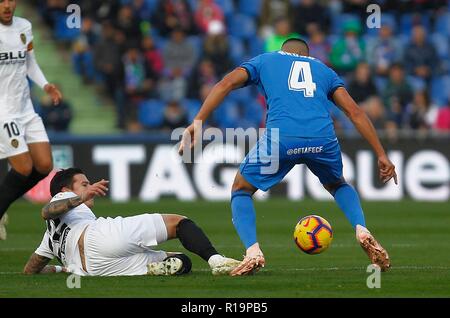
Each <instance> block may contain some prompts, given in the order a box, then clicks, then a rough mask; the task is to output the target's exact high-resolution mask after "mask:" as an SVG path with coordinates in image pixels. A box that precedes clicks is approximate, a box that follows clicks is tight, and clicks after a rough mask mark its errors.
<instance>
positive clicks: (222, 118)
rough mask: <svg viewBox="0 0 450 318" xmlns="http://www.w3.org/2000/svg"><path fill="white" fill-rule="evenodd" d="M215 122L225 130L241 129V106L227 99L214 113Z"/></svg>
mask: <svg viewBox="0 0 450 318" xmlns="http://www.w3.org/2000/svg"><path fill="white" fill-rule="evenodd" d="M213 116H214V120H215V122H216V123H217V126H218V127H220V128H222V129H225V128H237V127H239V119H240V118H241V114H240V109H239V104H238V103H236V102H234V101H232V100H230V99H226V100H225V101H224V102H223V103H222V104H221V105H220V106H219V108H217V110H216V111H215V112H214V115H213Z"/></svg>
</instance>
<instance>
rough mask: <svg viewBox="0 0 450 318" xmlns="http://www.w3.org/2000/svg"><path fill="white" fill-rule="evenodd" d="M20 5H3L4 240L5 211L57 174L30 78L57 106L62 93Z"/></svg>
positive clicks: (0, 192) (1, 235)
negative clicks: (40, 57) (48, 75)
mask: <svg viewBox="0 0 450 318" xmlns="http://www.w3.org/2000/svg"><path fill="white" fill-rule="evenodd" d="M15 9H16V0H0V159H5V158H8V161H9V164H10V166H11V170H10V171H9V172H8V174H7V175H6V177H5V179H4V180H3V181H2V182H1V183H0V240H5V239H6V229H5V223H6V216H5V217H4V215H5V213H6V210H7V209H8V208H9V206H10V205H11V203H13V202H14V201H15V200H17V199H18V198H20V197H21V196H22V195H24V194H25V193H26V192H28V190H30V189H31V188H33V187H34V186H35V185H36V184H37V183H38V182H39V181H40V180H42V179H43V178H45V177H46V176H47V175H48V174H49V173H50V171H51V170H52V169H53V162H52V154H51V149H50V143H49V140H48V137H47V133H46V132H45V128H44V125H43V123H42V120H41V118H40V117H39V116H38V115H37V114H36V112H35V111H34V108H33V105H32V103H31V99H30V89H29V85H28V81H27V76H28V77H29V78H30V79H31V80H32V81H33V82H34V83H36V85H38V86H39V87H40V88H42V89H43V90H44V91H45V92H46V93H47V94H49V95H50V97H51V98H52V100H53V103H54V104H55V105H56V104H58V103H59V102H60V100H61V93H60V92H59V90H58V89H57V88H56V87H55V85H53V84H49V83H48V81H47V80H46V79H45V76H44V74H43V73H42V71H41V69H40V68H39V65H38V64H37V61H36V57H35V55H34V50H33V33H32V30H31V23H30V22H29V21H27V20H26V19H23V18H19V17H15V16H14V11H15Z"/></svg>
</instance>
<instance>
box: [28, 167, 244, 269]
mask: <svg viewBox="0 0 450 318" xmlns="http://www.w3.org/2000/svg"><path fill="white" fill-rule="evenodd" d="M107 185H108V181H105V180H101V181H99V182H97V183H95V184H92V185H91V184H90V183H89V180H88V179H87V177H86V176H85V175H84V173H83V172H82V171H81V170H80V169H76V168H70V169H67V170H62V171H59V172H57V173H56V175H55V176H54V177H53V179H52V181H51V184H50V192H51V194H52V195H53V199H52V200H51V202H50V203H49V204H47V205H46V206H45V207H44V208H43V209H42V217H43V218H44V219H45V220H46V222H47V230H46V232H45V234H44V238H43V239H42V242H41V245H40V246H39V247H38V249H37V250H36V251H35V252H34V253H33V255H32V256H31V258H30V260H29V261H28V263H27V264H26V265H25V269H24V273H26V274H38V273H54V272H59V271H62V270H64V271H68V272H72V273H75V274H77V275H80V276H87V275H89V276H133V275H145V274H149V275H176V274H184V273H187V272H189V271H190V269H191V262H190V260H189V258H188V257H187V256H186V255H184V254H180V253H167V252H164V251H155V250H153V249H151V247H153V246H157V245H158V244H160V243H163V242H165V241H167V240H170V239H174V238H178V239H179V240H180V242H181V243H182V245H183V246H184V247H185V248H186V249H187V250H189V251H191V252H192V253H195V254H197V255H199V256H200V257H201V258H203V259H204V260H205V261H207V262H208V264H209V265H210V267H211V270H212V273H213V274H214V275H223V274H229V273H230V272H231V271H232V270H233V269H235V268H236V267H237V266H238V265H239V264H240V262H239V261H237V260H234V259H231V258H226V257H224V256H222V255H220V254H219V253H218V252H217V250H216V249H215V248H214V247H213V246H212V244H211V242H210V241H209V239H208V238H207V237H206V235H205V234H204V233H203V231H202V230H201V229H200V228H199V227H198V226H197V225H196V224H195V223H194V222H193V221H192V220H190V219H188V218H186V217H184V216H180V215H174V214H142V215H137V216H133V217H127V218H122V217H117V218H114V219H113V218H106V219H105V218H98V219H97V218H96V217H95V215H94V213H93V212H92V210H91V208H92V207H93V205H94V197H96V196H105V195H106V191H107V190H108V188H107ZM55 256H56V257H57V258H58V260H59V261H60V262H61V263H62V264H63V265H64V268H61V267H59V266H58V267H55V266H47V264H48V263H49V262H50V260H51V259H53V258H54V257H55Z"/></svg>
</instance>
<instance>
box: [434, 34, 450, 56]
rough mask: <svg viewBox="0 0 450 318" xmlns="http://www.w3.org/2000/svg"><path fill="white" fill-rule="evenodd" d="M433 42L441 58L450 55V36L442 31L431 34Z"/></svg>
mask: <svg viewBox="0 0 450 318" xmlns="http://www.w3.org/2000/svg"><path fill="white" fill-rule="evenodd" d="M430 40H431V43H433V44H434V47H435V48H436V51H437V53H438V55H439V57H440V58H442V59H445V58H448V56H449V38H448V36H445V35H442V34H441V33H434V34H432V35H431V36H430Z"/></svg>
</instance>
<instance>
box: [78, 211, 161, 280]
mask: <svg viewBox="0 0 450 318" xmlns="http://www.w3.org/2000/svg"><path fill="white" fill-rule="evenodd" d="M165 241H167V228H166V225H165V223H164V220H163V218H162V216H161V214H142V215H138V216H132V217H127V218H122V217H117V218H115V219H112V218H107V219H105V218H99V219H97V220H96V221H95V222H94V223H93V224H90V225H89V226H88V228H87V229H86V232H85V237H84V254H85V258H86V269H87V274H88V275H90V276H134V275H145V274H147V264H149V263H152V262H160V261H162V260H164V259H165V258H166V257H167V254H166V252H163V251H154V250H152V249H151V247H152V246H156V245H158V244H160V243H162V242H165Z"/></svg>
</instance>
